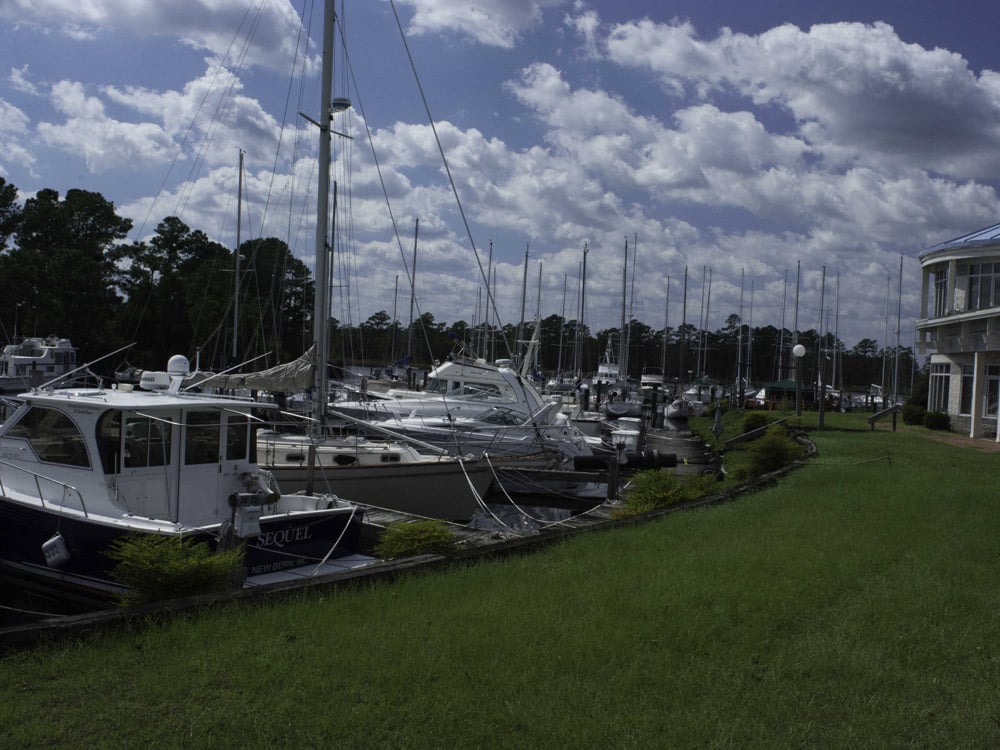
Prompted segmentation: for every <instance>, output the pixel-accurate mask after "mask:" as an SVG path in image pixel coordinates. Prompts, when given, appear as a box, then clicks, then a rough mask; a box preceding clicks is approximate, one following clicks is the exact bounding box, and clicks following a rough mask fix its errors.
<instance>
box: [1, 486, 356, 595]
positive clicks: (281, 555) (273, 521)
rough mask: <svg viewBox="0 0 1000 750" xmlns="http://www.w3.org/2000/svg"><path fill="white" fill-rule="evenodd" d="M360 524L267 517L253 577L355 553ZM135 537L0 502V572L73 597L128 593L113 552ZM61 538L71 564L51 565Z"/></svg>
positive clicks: (251, 562)
mask: <svg viewBox="0 0 1000 750" xmlns="http://www.w3.org/2000/svg"><path fill="white" fill-rule="evenodd" d="M361 521H362V514H361V512H360V511H359V512H357V513H354V514H352V512H351V509H350V508H342V509H341V508H338V509H335V510H327V511H315V512H310V513H302V514H296V515H291V516H274V517H271V518H264V519H261V533H260V535H259V536H258V537H256V538H251V539H248V540H246V542H247V544H246V556H245V564H246V571H247V574H248V575H259V574H261V573H271V572H277V571H280V570H286V569H288V568H294V567H299V566H303V565H309V564H316V563H318V562H319V561H320V560H322V559H324V558H325V557H330V558H337V557H341V556H344V555H349V554H353V553H354V552H356V551H357V547H358V541H359V538H360V535H361V526H362V524H361ZM129 533H136V532H135V531H130V530H128V529H125V528H123V527H121V526H117V525H110V524H102V523H98V522H95V521H89V520H85V519H79V518H75V517H68V516H61V515H60V514H59V513H58V512H49V511H47V510H44V509H39V508H33V507H28V506H24V505H22V504H20V503H17V502H13V501H11V500H9V499H7V498H3V497H0V566H2V567H3V568H4V569H5V571H6V572H7V573H8V574H10V575H12V576H14V577H16V578H20V579H23V580H26V581H30V582H31V583H32V585H34V586H38V587H41V588H44V589H48V590H51V591H53V592H62V593H63V594H65V595H67V596H74V597H88V598H97V599H108V598H113V597H115V596H117V595H119V594H120V593H122V592H123V591H124V588H123V587H122V586H121V584H119V583H118V582H117V581H116V580H115V579H114V578H113V576H112V570H113V568H114V565H115V562H114V560H112V559H111V557H110V556H109V554H108V553H109V551H110V549H111V546H112V545H113V544H114V542H115V541H116V540H118V539H121V538H122V537H124V536H125V535H126V534H129ZM140 533H146V532H140ZM149 533H151V532H149ZM56 534H59V535H60V536H61V537H62V538H63V540H64V542H65V546H66V551H67V552H68V559H67V560H66V561H65V562H64V563H62V564H60V565H58V566H49V565H48V564H47V563H46V558H45V554H44V552H43V550H42V545H43V544H44V543H45V542H46V541H48V540H49V539H51V538H52V537H53V536H54V535H56ZM187 536H191V535H190V534H188V535H187ZM195 538H198V537H197V536H196V537H195ZM200 538H203V539H204V541H206V542H207V543H208V544H209V545H210V546H211V547H212V548H213V549H214V548H215V546H216V544H217V542H218V539H217V537H216V536H215V535H214V534H211V533H207V532H205V533H202V534H200ZM334 545H336V546H335V547H334Z"/></svg>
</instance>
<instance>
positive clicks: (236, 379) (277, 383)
mask: <svg viewBox="0 0 1000 750" xmlns="http://www.w3.org/2000/svg"><path fill="white" fill-rule="evenodd" d="M314 354H315V352H314V347H310V348H309V349H307V350H306V351H305V352H303V353H302V354H301V355H300V356H299V357H297V358H296V359H294V360H292V361H291V362H286V363H284V364H280V365H275V366H274V367H271V368H268V369H267V370H258V371H257V372H240V373H232V374H228V375H213V374H211V373H206V372H201V373H196V374H195V375H193V376H192V377H191V378H189V379H186V380H185V381H184V387H186V388H187V387H192V386H194V387H198V386H204V387H208V388H219V389H236V388H248V389H250V390H254V391H281V392H285V393H300V392H302V391H307V390H309V389H310V388H312V386H313V367H314V366H315V356H314Z"/></svg>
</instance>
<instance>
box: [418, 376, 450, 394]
mask: <svg viewBox="0 0 1000 750" xmlns="http://www.w3.org/2000/svg"><path fill="white" fill-rule="evenodd" d="M447 386H448V384H447V382H446V381H443V380H438V379H437V378H428V379H427V387H426V388H424V391H425V392H427V393H442V394H443V393H444V392H445V391H446V389H447Z"/></svg>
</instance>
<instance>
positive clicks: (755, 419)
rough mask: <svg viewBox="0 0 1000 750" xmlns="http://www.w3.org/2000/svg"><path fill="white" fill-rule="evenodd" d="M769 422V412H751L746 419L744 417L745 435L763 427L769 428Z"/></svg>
mask: <svg viewBox="0 0 1000 750" xmlns="http://www.w3.org/2000/svg"><path fill="white" fill-rule="evenodd" d="M769 421H770V420H769V419H768V416H767V412H762V411H752V412H749V413H748V414H747V415H746V416H745V417H743V434H746V433H748V432H753V431H754V430H759V429H760V428H761V427H767V423H768V422H769Z"/></svg>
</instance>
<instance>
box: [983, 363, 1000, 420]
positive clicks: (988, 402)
mask: <svg viewBox="0 0 1000 750" xmlns="http://www.w3.org/2000/svg"><path fill="white" fill-rule="evenodd" d="M998 404H1000V365H987V366H986V394H985V396H984V397H983V416H984V417H992V418H994V419H995V418H996V417H997V414H998V411H997V406H998Z"/></svg>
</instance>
